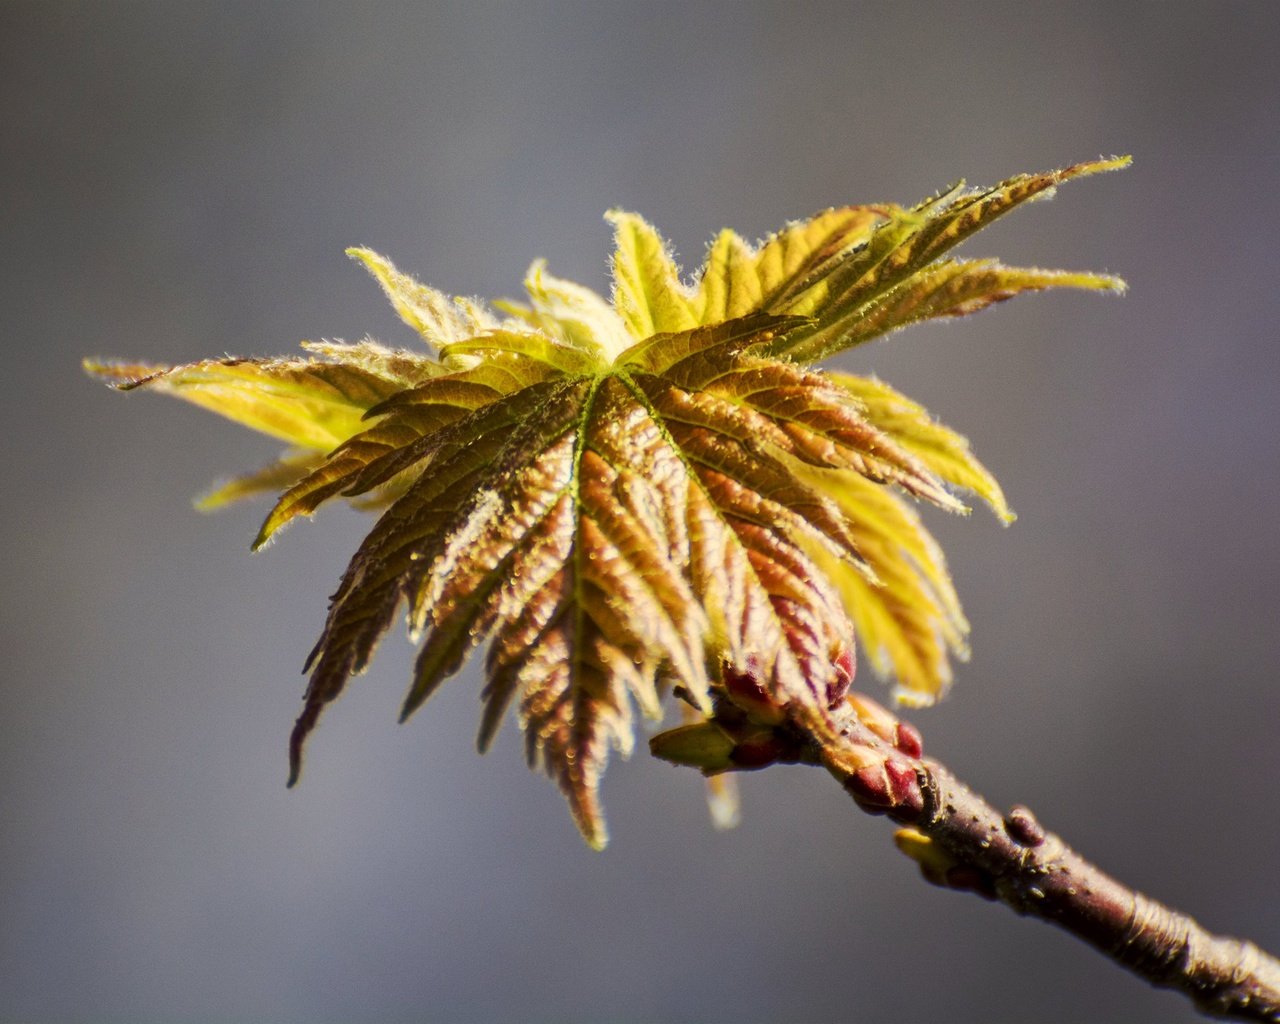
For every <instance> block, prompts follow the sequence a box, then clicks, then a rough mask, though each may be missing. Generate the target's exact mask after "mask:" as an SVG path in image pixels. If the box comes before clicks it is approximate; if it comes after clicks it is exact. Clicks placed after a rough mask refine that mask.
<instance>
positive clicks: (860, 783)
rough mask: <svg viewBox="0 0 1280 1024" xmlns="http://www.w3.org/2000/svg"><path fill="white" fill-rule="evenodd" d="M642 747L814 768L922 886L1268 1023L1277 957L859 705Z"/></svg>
mask: <svg viewBox="0 0 1280 1024" xmlns="http://www.w3.org/2000/svg"><path fill="white" fill-rule="evenodd" d="M650 746H651V749H652V750H653V753H654V754H655V755H657V756H659V757H662V758H664V759H666V760H669V761H672V762H674V763H677V764H686V765H691V766H694V767H699V768H701V769H702V770H703V771H704V772H707V773H708V774H714V773H716V772H718V771H723V770H749V769H756V768H762V767H764V766H766V765H768V764H771V763H775V762H801V763H805V764H814V765H821V766H822V767H824V768H826V769H827V771H828V772H830V773H831V774H832V775H833V776H834V777H835V778H836V779H837V780H838V781H839V782H840V783H841V785H842V786H843V787H844V788H845V790H846V791H847V792H848V793H849V795H850V796H852V797H853V799H854V801H855V802H856V803H857V804H858V806H859V807H861V808H862V809H863V810H864V811H867V812H869V813H872V814H883V815H887V816H888V817H890V818H892V819H893V820H894V821H896V822H897V823H898V824H899V825H901V826H903V827H902V828H901V829H899V831H898V834H897V836H896V837H895V838H896V841H897V843H898V846H899V848H900V849H902V850H903V852H904V853H906V854H908V855H909V856H911V857H912V858H913V859H915V860H916V861H917V862H918V863H919V865H920V868H921V872H922V873H923V874H924V876H925V878H926V879H927V880H929V881H930V882H933V883H934V884H936V885H941V886H944V887H947V888H951V889H957V890H961V891H970V892H974V893H976V894H978V895H980V896H983V897H985V898H987V899H991V900H999V901H1000V902H1002V903H1004V904H1005V905H1006V906H1008V907H1010V908H1011V909H1012V910H1013V911H1014V912H1016V913H1018V914H1022V915H1025V916H1028V917H1039V918H1041V919H1043V920H1045V921H1049V922H1051V923H1053V924H1056V925H1058V926H1059V927H1061V928H1064V929H1065V930H1067V931H1068V932H1070V933H1071V934H1072V935H1075V936H1076V937H1078V938H1080V939H1083V940H1084V941H1085V942H1087V943H1089V944H1090V945H1091V946H1093V947H1094V948H1095V949H1098V950H1099V951H1101V952H1102V953H1103V954H1105V955H1106V956H1108V957H1110V958H1111V959H1112V960H1114V961H1115V962H1116V963H1118V964H1120V965H1121V966H1122V967H1124V968H1126V969H1127V970H1129V971H1131V972H1133V973H1134V974H1136V975H1138V976H1139V977H1142V978H1145V979H1146V980H1147V981H1149V982H1151V983H1152V984H1153V985H1156V986H1158V987H1160V988H1170V989H1177V990H1178V991H1180V992H1182V993H1184V994H1185V995H1186V996H1188V997H1189V998H1190V999H1191V1000H1192V1001H1193V1002H1194V1003H1195V1005H1196V1006H1197V1007H1198V1008H1199V1009H1200V1010H1201V1011H1202V1012H1204V1013H1205V1014H1208V1015H1210V1016H1216V1017H1223V1018H1229V1019H1234V1020H1247V1021H1270V1022H1272V1024H1280V960H1277V959H1276V958H1275V957H1274V956H1272V955H1270V954H1269V953H1266V952H1264V951H1263V950H1261V949H1259V948H1258V947H1257V946H1255V945H1254V944H1253V943H1251V942H1244V941H1241V940H1238V939H1230V938H1223V937H1221V936H1217V935H1214V934H1212V933H1210V932H1208V931H1206V930H1205V929H1204V928H1203V927H1202V926H1201V925H1200V924H1199V923H1197V922H1196V921H1195V920H1193V919H1192V918H1190V917H1188V916H1187V915H1186V914H1183V913H1180V912H1179V911H1176V910H1173V909H1171V908H1170V907H1167V906H1165V905H1164V904H1162V903H1159V902H1157V901H1156V900H1153V899H1150V898H1149V897H1147V896H1143V895H1142V894H1141V893H1138V892H1135V891H1134V890H1133V889H1131V888H1129V887H1128V886H1126V885H1124V884H1122V883H1121V882H1118V881H1117V880H1116V879H1114V878H1112V877H1111V876H1110V875H1108V874H1106V873H1105V872H1103V871H1102V870H1101V869H1099V868H1098V867H1096V866H1095V865H1093V864H1091V863H1090V862H1089V861H1087V860H1085V859H1084V858H1083V857H1081V856H1080V854H1078V853H1076V852H1075V850H1073V849H1071V848H1070V847H1069V846H1068V845H1067V844H1066V843H1065V842H1064V841H1063V840H1062V839H1061V838H1060V837H1059V836H1057V835H1055V834H1053V833H1052V832H1047V831H1045V829H1044V828H1042V827H1041V825H1040V823H1039V822H1038V821H1037V820H1036V818H1035V815H1033V814H1032V813H1031V811H1030V810H1028V809H1027V808H1025V807H1015V808H1013V809H1012V810H1010V811H1009V813H1008V814H1002V813H1001V812H1000V811H998V810H996V809H995V808H994V807H992V806H991V804H989V803H987V801H986V800H984V799H983V798H982V797H981V796H979V795H978V794H977V793H975V792H973V790H971V789H969V788H968V787H967V786H965V785H964V784H963V783H962V782H960V780H959V779H957V778H956V777H955V776H954V775H953V774H952V773H951V772H950V771H949V770H948V769H947V768H946V767H944V766H943V765H941V764H939V763H938V762H937V761H935V760H933V759H932V758H927V757H924V756H923V752H922V742H921V739H920V734H919V733H918V732H917V731H916V730H915V728H914V727H913V726H911V725H909V724H908V723H906V722H901V721H899V720H898V719H897V718H895V717H894V716H893V715H892V714H890V713H889V712H888V711H887V710H885V709H884V708H883V707H881V706H880V705H879V704H877V703H875V702H874V701H871V700H868V699H867V698H865V697H863V696H862V695H860V694H850V695H849V696H848V697H847V698H846V701H845V702H844V703H842V704H841V705H840V706H839V707H838V708H836V709H835V710H834V711H833V712H832V716H831V718H830V719H826V720H824V721H821V722H815V721H814V720H813V719H812V718H809V720H807V721H803V722H800V721H797V722H784V723H783V724H781V725H764V724H761V723H759V722H757V721H754V720H752V719H751V717H750V716H749V715H748V714H747V713H745V712H744V711H743V710H742V709H741V708H738V707H736V706H734V705H733V704H732V703H731V702H730V701H721V702H720V703H719V704H718V705H717V710H716V714H715V715H714V716H713V718H712V719H711V720H710V721H709V722H707V723H704V724H701V725H694V726H685V727H682V728H680V729H674V730H671V731H670V732H668V733H663V734H660V735H658V736H656V737H654V738H653V740H652V741H651V742H650Z"/></svg>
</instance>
